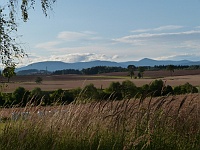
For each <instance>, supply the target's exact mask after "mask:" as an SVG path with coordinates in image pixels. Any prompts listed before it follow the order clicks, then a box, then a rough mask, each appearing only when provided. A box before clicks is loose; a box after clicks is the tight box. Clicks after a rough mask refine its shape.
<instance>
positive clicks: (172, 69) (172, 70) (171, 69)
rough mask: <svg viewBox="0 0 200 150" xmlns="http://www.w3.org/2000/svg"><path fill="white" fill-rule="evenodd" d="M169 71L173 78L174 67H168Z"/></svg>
mask: <svg viewBox="0 0 200 150" xmlns="http://www.w3.org/2000/svg"><path fill="white" fill-rule="evenodd" d="M167 70H169V71H170V75H171V76H172V73H173V72H174V65H168V66H167Z"/></svg>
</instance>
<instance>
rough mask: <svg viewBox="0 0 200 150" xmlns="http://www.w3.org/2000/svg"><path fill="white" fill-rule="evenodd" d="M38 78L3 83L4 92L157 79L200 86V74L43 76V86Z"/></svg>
mask: <svg viewBox="0 0 200 150" xmlns="http://www.w3.org/2000/svg"><path fill="white" fill-rule="evenodd" d="M36 77H37V76H21V77H15V78H13V79H11V82H10V83H2V84H1V85H2V89H1V91H2V92H13V91H14V90H15V89H16V88H18V87H24V88H25V89H27V90H32V89H34V88H35V87H40V88H41V89H42V90H43V91H53V90H57V89H63V90H67V89H74V88H78V87H80V88H83V87H84V86H86V85H88V84H91V83H92V84H94V86H95V87H97V88H103V89H105V88H107V87H108V86H109V85H110V83H111V82H120V83H121V82H123V81H125V80H130V81H132V82H133V83H134V84H135V85H136V86H138V87H139V86H142V85H144V84H151V82H152V81H154V80H156V79H161V80H163V81H164V82H165V84H166V85H170V86H172V87H174V86H178V85H183V84H185V83H187V82H188V83H190V84H192V85H193V86H196V87H199V86H200V74H197V75H183V76H166V77H145V78H143V79H130V77H128V76H122V75H115V76H110V75H101V76H83V75H81V76H80V75H60V76H42V78H43V81H42V83H41V84H36V83H35V78H36Z"/></svg>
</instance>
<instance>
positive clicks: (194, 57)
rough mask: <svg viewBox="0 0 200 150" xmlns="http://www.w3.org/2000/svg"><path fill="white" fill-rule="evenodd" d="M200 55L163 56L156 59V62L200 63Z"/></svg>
mask: <svg viewBox="0 0 200 150" xmlns="http://www.w3.org/2000/svg"><path fill="white" fill-rule="evenodd" d="M199 58H200V53H182V54H180V53H177V54H175V55H168V56H161V57H157V58H154V59H156V60H192V61H200V60H199Z"/></svg>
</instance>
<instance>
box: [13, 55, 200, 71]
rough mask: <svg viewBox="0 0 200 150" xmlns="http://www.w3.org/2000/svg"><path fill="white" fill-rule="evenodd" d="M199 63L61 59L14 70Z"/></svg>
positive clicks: (197, 62)
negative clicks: (67, 61)
mask: <svg viewBox="0 0 200 150" xmlns="http://www.w3.org/2000/svg"><path fill="white" fill-rule="evenodd" d="M170 64H171V65H182V66H183V65H188V66H191V65H200V61H189V60H181V61H172V60H153V59H149V58H144V59H142V60H139V61H127V62H112V61H99V60H97V61H90V62H76V63H65V62H62V61H44V62H37V63H32V64H30V65H28V66H25V67H21V68H17V69H16V72H18V71H22V70H30V69H37V70H48V71H51V72H53V71H56V70H63V69H78V70H81V69H84V68H91V67H95V66H110V67H123V68H126V67H127V66H128V65H135V66H155V65H157V66H159V65H170Z"/></svg>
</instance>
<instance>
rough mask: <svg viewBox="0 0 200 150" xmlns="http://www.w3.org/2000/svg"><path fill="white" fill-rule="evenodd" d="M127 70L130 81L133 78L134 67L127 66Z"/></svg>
mask: <svg viewBox="0 0 200 150" xmlns="http://www.w3.org/2000/svg"><path fill="white" fill-rule="evenodd" d="M127 68H128V71H129V74H130V77H131V79H132V78H133V76H134V71H135V69H136V67H135V66H134V65H128V67H127Z"/></svg>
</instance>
